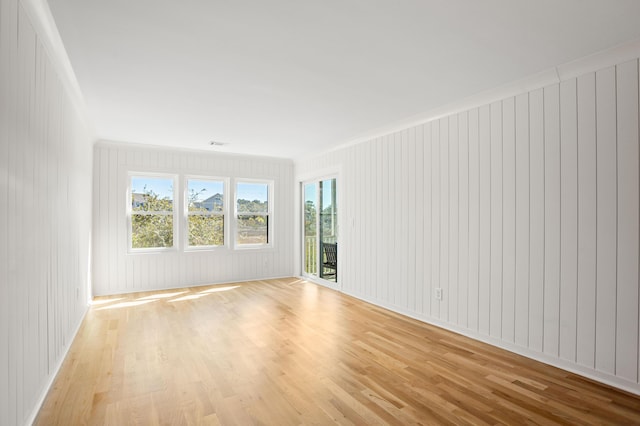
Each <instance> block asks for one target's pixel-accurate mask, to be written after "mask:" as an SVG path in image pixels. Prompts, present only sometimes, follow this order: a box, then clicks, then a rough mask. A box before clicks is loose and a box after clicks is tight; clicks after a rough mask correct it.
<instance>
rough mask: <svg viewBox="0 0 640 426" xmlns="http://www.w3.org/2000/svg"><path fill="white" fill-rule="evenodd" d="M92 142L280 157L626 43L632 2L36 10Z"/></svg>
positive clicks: (390, 0) (204, 1)
mask: <svg viewBox="0 0 640 426" xmlns="http://www.w3.org/2000/svg"><path fill="white" fill-rule="evenodd" d="M48 2H49V6H50V8H51V11H52V14H53V16H54V18H55V21H56V23H57V26H58V29H59V32H60V34H61V37H62V40H63V42H64V44H65V46H66V50H67V53H68V55H69V58H70V61H71V64H72V66H73V69H74V71H75V74H76V77H77V79H78V83H79V85H80V88H81V90H82V92H83V94H84V98H85V101H86V104H87V106H88V109H89V115H90V117H91V118H92V120H93V121H94V124H95V126H96V130H97V136H98V137H99V138H101V139H109V140H115V141H123V142H135V143H145V144H153V145H167V146H175V147H184V148H195V149H204V150H212V148H211V147H209V141H211V140H215V141H221V142H224V143H228V145H227V146H225V147H223V148H216V150H219V151H226V152H234V153H245V154H257V155H269V156H278V157H289V158H295V157H298V156H301V155H304V154H305V153H308V152H314V151H320V150H324V149H327V148H329V147H331V146H335V145H338V144H341V143H344V142H347V141H348V140H350V139H352V138H355V137H357V136H359V135H362V134H365V133H367V132H368V131H371V130H372V129H375V128H379V127H382V126H385V125H388V124H390V123H393V122H397V121H400V120H402V119H405V118H407V117H410V116H414V115H416V114H420V113H423V112H426V111H429V110H432V109H434V108H437V107H440V106H442V105H445V104H449V103H451V102H455V101H457V100H460V99H463V98H466V97H469V96H471V95H474V94H476V93H478V92H482V91H485V90H487V89H490V88H492V87H496V86H500V85H503V84H506V83H509V82H512V81H515V80H518V79H521V78H524V77H527V76H529V75H532V74H534V73H536V72H539V71H541V70H545V69H548V68H551V67H553V66H555V65H558V64H563V63H566V62H569V61H571V60H574V59H578V58H581V57H584V56H586V55H589V54H592V53H594V52H598V51H601V50H604V49H607V48H610V47H612V46H615V45H618V44H620V43H622V42H625V41H628V40H631V39H637V38H640V1H637V0H597V1H596V0H485V1H478V0H386V1H385V0H316V1H311V0H228V1H221V0H181V1H176V0H108V1H104V0H49V1H48Z"/></svg>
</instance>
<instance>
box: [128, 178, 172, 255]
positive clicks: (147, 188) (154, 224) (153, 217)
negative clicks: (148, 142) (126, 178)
mask: <svg viewBox="0 0 640 426" xmlns="http://www.w3.org/2000/svg"><path fill="white" fill-rule="evenodd" d="M174 180H175V179H174V177H173V176H158V175H154V176H143V175H136V176H131V181H130V184H131V186H130V196H131V200H130V201H131V204H130V209H131V210H130V212H131V215H130V224H131V227H130V242H131V244H130V247H131V248H132V249H166V248H172V247H173V246H174V242H173V236H174V226H175V225H174V224H175V220H174V215H175V209H174V206H173V200H174Z"/></svg>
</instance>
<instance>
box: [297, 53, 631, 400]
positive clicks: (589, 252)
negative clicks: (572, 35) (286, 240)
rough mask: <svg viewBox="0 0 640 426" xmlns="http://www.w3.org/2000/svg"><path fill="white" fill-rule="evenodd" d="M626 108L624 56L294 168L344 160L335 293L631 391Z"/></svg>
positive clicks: (321, 166)
mask: <svg viewBox="0 0 640 426" xmlns="http://www.w3.org/2000/svg"><path fill="white" fill-rule="evenodd" d="M638 115H639V114H638V60H637V59H636V60H632V61H628V62H624V63H620V64H618V65H617V66H614V67H609V68H605V69H601V70H599V71H597V72H591V73H587V74H585V75H581V76H580V77H578V78H569V79H565V80H564V81H561V82H560V83H559V84H552V85H549V86H547V87H544V88H542V89H538V90H532V91H529V92H525V93H521V94H519V95H517V96H513V97H507V98H505V99H502V100H500V101H497V102H493V103H490V104H486V105H482V106H480V107H478V108H473V109H470V110H467V111H463V112H460V113H457V114H454V115H449V116H446V117H444V118H440V119H437V120H434V121H431V122H428V123H426V124H422V125H418V126H414V127H410V128H407V129H404V130H402V131H398V132H395V133H392V134H388V135H386V136H383V137H379V138H376V139H374V140H371V141H368V142H366V143H361V144H358V145H354V146H351V147H346V148H343V149H340V150H337V151H334V152H329V153H327V154H325V155H320V156H317V157H313V158H308V159H302V160H299V161H297V162H296V175H299V174H308V173H313V170H320V169H325V168H331V167H340V168H341V170H342V171H343V172H342V175H341V185H340V187H339V188H338V191H342V194H341V199H342V200H343V202H342V205H341V209H340V214H341V215H343V222H342V223H344V224H346V226H343V227H342V230H341V252H342V253H341V259H342V260H341V274H342V275H341V277H342V283H341V286H342V290H343V291H344V292H346V293H349V294H352V295H355V296H356V297H359V298H362V299H364V300H367V301H371V302H373V303H376V304H379V305H382V306H385V307H389V308H391V309H393V310H396V311H398V312H401V313H405V314H408V315H411V316H413V317H416V318H419V319H422V320H424V321H427V322H432V323H435V324H438V325H442V326H444V327H446V328H449V329H452V330H455V331H458V332H461V333H464V334H466V335H469V336H471V337H474V338H477V339H480V340H484V341H487V342H490V343H493V344H495V345H497V346H501V347H503V348H506V349H509V350H512V351H516V352H519V353H522V354H524V355H527V356H530V357H533V358H537V359H540V360H543V361H545V362H548V363H551V364H554V365H557V366H560V367H563V368H565V369H569V370H573V371H576V372H580V373H582V374H585V375H587V376H590V377H593V378H596V379H598V380H601V381H605V382H608V383H611V384H614V385H615V386H618V387H621V388H624V389H627V390H630V391H632V392H635V393H640V384H639V380H638V379H639V378H638V371H639V368H640V366H639V362H640V361H639V356H638V355H639V353H638V342H639V331H638V328H639V327H638V321H639V316H638V314H639V305H640V303H639V301H638V287H639V281H638V261H639V257H638V256H639V248H638V247H639V234H638V233H639V225H638V222H639V217H640V211H639V208H638V199H639V190H640V185H639V174H638V170H639V149H638ZM296 271H297V272H298V273H299V271H300V266H299V261H298V259H297V260H296ZM436 287H441V288H443V290H444V298H443V300H442V301H438V300H435V299H434V297H433V294H434V288H436Z"/></svg>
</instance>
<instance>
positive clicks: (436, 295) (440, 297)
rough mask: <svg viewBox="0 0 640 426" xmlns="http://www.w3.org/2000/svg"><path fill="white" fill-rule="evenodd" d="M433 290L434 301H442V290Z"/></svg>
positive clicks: (437, 288)
mask: <svg viewBox="0 0 640 426" xmlns="http://www.w3.org/2000/svg"><path fill="white" fill-rule="evenodd" d="M434 290H435V297H436V300H442V288H441V287H436V288H435V289H434Z"/></svg>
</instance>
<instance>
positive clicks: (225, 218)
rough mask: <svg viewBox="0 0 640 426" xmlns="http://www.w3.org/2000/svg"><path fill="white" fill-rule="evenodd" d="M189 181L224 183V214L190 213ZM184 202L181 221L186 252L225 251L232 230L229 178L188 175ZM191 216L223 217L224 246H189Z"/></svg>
mask: <svg viewBox="0 0 640 426" xmlns="http://www.w3.org/2000/svg"><path fill="white" fill-rule="evenodd" d="M189 180H204V181H212V182H222V192H223V194H222V202H223V209H222V212H215V211H211V212H206V213H204V212H202V213H196V212H189ZM183 186H184V188H183V200H184V203H183V205H184V209H183V218H182V220H181V222H182V226H183V229H184V237H183V240H184V242H183V244H184V251H201V250H220V249H225V248H228V247H229V246H230V244H229V236H230V228H231V226H230V225H231V222H232V219H231V218H230V216H231V215H230V214H229V210H230V209H229V178H228V177H216V176H203V175H186V176H184V179H183ZM189 216H222V217H223V226H224V228H223V239H224V244H222V245H207V246H204V245H203V246H192V245H190V244H189Z"/></svg>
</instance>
